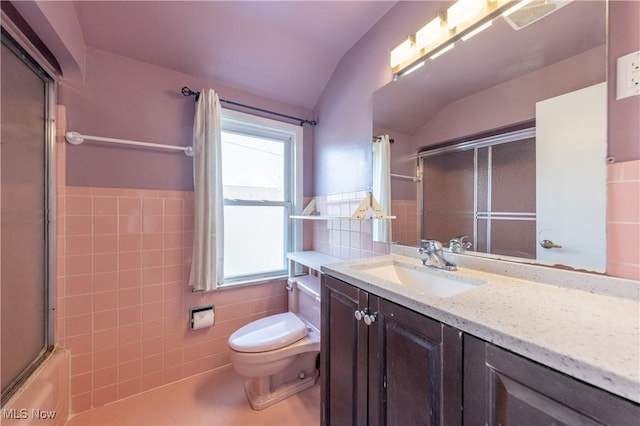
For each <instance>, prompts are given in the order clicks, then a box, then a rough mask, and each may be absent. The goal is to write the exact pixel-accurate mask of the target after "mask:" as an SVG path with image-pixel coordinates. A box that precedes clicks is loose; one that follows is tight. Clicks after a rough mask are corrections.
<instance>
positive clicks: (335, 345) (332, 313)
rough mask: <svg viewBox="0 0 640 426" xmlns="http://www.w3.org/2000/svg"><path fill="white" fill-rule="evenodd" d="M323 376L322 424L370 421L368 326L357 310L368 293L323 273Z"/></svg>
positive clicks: (365, 305) (334, 425)
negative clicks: (368, 407)
mask: <svg viewBox="0 0 640 426" xmlns="http://www.w3.org/2000/svg"><path fill="white" fill-rule="evenodd" d="M321 300H322V302H321V309H322V321H321V343H320V345H321V351H322V352H321V356H320V377H321V388H322V389H321V393H322V424H323V425H331V426H337V425H366V424H367V331H368V330H367V326H366V325H365V324H364V323H363V322H362V321H356V319H355V318H354V313H355V311H356V310H363V309H364V308H366V307H367V293H366V292H364V291H361V290H359V289H358V288H356V287H353V286H351V285H348V284H346V283H344V282H342V281H339V280H336V279H335V278H332V277H329V276H328V275H323V276H322V296H321Z"/></svg>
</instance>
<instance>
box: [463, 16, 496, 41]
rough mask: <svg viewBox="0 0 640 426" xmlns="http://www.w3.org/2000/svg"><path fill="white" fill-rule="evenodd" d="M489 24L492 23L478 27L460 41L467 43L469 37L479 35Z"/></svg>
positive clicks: (491, 22) (490, 22)
mask: <svg viewBox="0 0 640 426" xmlns="http://www.w3.org/2000/svg"><path fill="white" fill-rule="evenodd" d="M491 24H493V21H489V22H487V23H486V24H484V25H480V26H479V27H478V28H476V29H475V30H473V31H471V32H470V33H467V34H466V35H464V36H462V41H467V40H469V39H470V38H471V37H473V36H474V35H476V34H479V33H481V32H482V31H484V30H486V29H487V28H489V27H490V26H491Z"/></svg>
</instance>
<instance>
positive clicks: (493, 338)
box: [322, 252, 640, 403]
mask: <svg viewBox="0 0 640 426" xmlns="http://www.w3.org/2000/svg"><path fill="white" fill-rule="evenodd" d="M406 253H408V252H405V254H406ZM450 259H452V260H454V263H457V264H458V270H457V271H455V272H449V273H448V274H455V275H457V276H464V277H466V279H479V280H482V281H486V284H483V285H481V286H478V287H476V288H473V289H471V290H468V291H466V292H463V293H459V294H456V295H454V296H450V297H446V298H440V297H436V296H433V295H430V294H429V293H428V292H423V291H420V290H417V289H415V288H408V287H405V286H401V285H399V284H396V283H394V282H393V281H388V280H385V279H381V278H377V277H373V276H372V275H369V274H367V273H366V271H365V270H362V265H365V264H367V263H371V262H382V263H383V264H384V263H390V262H402V263H404V264H408V265H413V267H415V268H418V269H419V268H425V267H424V266H422V265H421V264H420V261H419V259H416V258H415V257H408V256H403V255H399V254H391V255H387V256H380V257H376V258H369V259H362V260H359V261H349V262H342V263H332V264H328V265H324V266H323V267H322V271H323V272H325V273H327V274H329V275H332V276H334V277H336V278H338V279H341V280H343V281H346V282H349V283H351V284H353V285H355V286H357V287H359V288H361V289H363V290H365V291H368V292H370V293H373V294H375V295H378V296H380V297H383V298H385V299H388V300H391V301H393V302H396V303H398V304H400V305H403V306H406V307H408V308H410V309H412V310H414V311H417V312H420V313H422V314H424V315H426V316H429V317H431V318H434V319H436V320H439V321H441V322H443V323H445V324H448V325H451V326H453V327H456V328H458V329H459V330H461V331H464V332H466V333H468V334H471V335H474V336H476V337H479V338H481V339H484V340H486V341H488V342H491V343H494V344H496V345H497V346H500V347H503V348H505V349H508V350H510V351H512V352H514V353H517V354H519V355H522V356H524V357H526V358H529V359H532V360H534V361H537V362H539V363H540V364H543V365H546V366H548V367H550V368H553V369H555V370H558V371H561V372H563V373H565V374H567V375H569V376H572V377H575V378H577V379H580V380H582V381H584V382H586V383H589V384H592V385H594V386H596V387H599V388H602V389H605V390H607V391H609V392H611V393H613V394H616V395H619V396H621V397H624V398H626V399H630V400H632V401H634V402H636V403H639V402H640V283H638V282H636V281H630V280H622V279H617V278H611V277H607V276H602V275H595V274H586V273H581V272H573V271H565V270H559V269H553V268H547V267H540V266H535V265H522V264H512V262H504V261H496V260H490V259H478V258H473V259H472V258H471V257H470V256H453V255H452V256H451V257H450ZM465 265H470V266H473V269H471V268H470V267H466V266H465ZM435 272H437V273H444V272H443V271H435Z"/></svg>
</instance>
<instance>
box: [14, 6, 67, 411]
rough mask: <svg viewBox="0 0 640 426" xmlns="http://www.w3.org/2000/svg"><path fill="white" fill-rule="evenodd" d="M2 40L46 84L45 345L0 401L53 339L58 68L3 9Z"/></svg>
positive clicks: (39, 360)
mask: <svg viewBox="0 0 640 426" xmlns="http://www.w3.org/2000/svg"><path fill="white" fill-rule="evenodd" d="M1 23H2V43H3V44H4V45H5V46H6V47H7V48H9V49H10V50H11V51H12V52H13V53H14V54H16V55H17V56H18V57H19V58H20V59H21V60H22V61H23V62H24V64H25V65H26V66H27V67H28V68H30V69H31V70H32V71H33V72H34V73H35V74H37V75H38V76H39V77H40V78H41V79H42V81H43V83H44V86H45V96H44V112H45V116H44V119H43V125H44V141H43V142H44V147H43V148H44V163H45V173H44V176H45V178H44V179H43V185H45V188H44V191H45V199H44V210H45V214H44V217H45V226H44V228H45V229H44V232H45V238H46V240H47V241H46V243H45V264H44V272H45V280H44V292H45V293H44V298H43V299H44V302H45V306H44V309H45V315H44V345H43V347H42V350H41V352H40V354H39V355H38V356H37V357H36V358H35V359H33V360H32V361H31V362H30V363H29V365H28V366H27V367H26V368H25V369H24V370H23V371H22V372H21V373H20V374H19V375H18V376H17V378H16V379H15V380H14V381H13V382H12V383H11V384H10V385H8V386H7V388H6V389H5V391H4V392H3V394H2V398H1V404H2V405H3V406H4V405H5V403H6V402H7V401H8V400H9V399H11V397H12V396H13V395H14V394H15V393H16V391H17V390H18V389H20V387H21V386H22V385H23V384H24V383H25V382H26V381H27V380H28V379H29V377H30V376H31V375H32V374H33V373H34V372H35V370H36V369H37V368H38V367H39V366H40V365H41V364H42V363H43V362H44V361H45V360H46V359H47V358H48V357H49V355H50V354H51V352H52V351H53V349H54V347H55V343H56V335H55V324H56V310H55V309H56V300H57V294H56V279H57V274H56V259H57V250H56V241H57V239H56V238H57V233H56V223H57V222H56V217H57V214H56V212H57V210H56V205H57V202H56V201H57V173H56V158H57V156H56V102H57V91H58V82H57V78H58V75H57V72H56V71H55V70H54V69H53V67H52V66H50V65H49V63H48V62H47V61H46V60H45V59H44V57H43V56H42V54H40V52H39V51H38V49H37V48H36V47H34V46H33V44H32V43H31V42H30V41H29V39H28V38H27V37H26V36H25V35H23V34H22V32H21V31H20V29H19V28H18V27H17V26H16V25H14V24H13V23H12V22H11V21H10V20H9V19H8V18H7V17H6V15H5V14H4V13H3V14H2V21H1Z"/></svg>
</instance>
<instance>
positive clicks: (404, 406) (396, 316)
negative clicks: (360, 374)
mask: <svg viewBox="0 0 640 426" xmlns="http://www.w3.org/2000/svg"><path fill="white" fill-rule="evenodd" d="M369 310H370V312H377V319H376V321H375V322H374V323H373V324H372V325H371V326H370V327H369V424H370V425H446V426H455V425H460V424H461V421H462V377H461V376H462V337H461V333H460V332H459V331H458V330H455V329H453V328H451V327H448V326H445V325H443V324H441V323H439V322H437V321H434V320H432V319H429V318H427V317H425V316H423V315H421V314H418V313H417V312H414V311H411V310H409V309H407V308H404V307H402V306H399V305H396V304H395V303H392V302H389V301H387V300H384V299H380V298H378V297H376V296H373V295H369Z"/></svg>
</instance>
